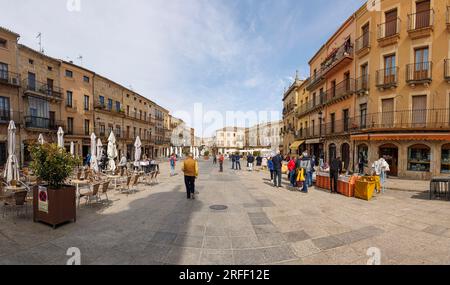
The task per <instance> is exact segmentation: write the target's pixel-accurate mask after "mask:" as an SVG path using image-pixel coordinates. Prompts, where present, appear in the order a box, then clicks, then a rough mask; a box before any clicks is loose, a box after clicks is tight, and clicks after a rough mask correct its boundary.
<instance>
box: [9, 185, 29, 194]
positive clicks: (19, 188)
mask: <svg viewBox="0 0 450 285" xmlns="http://www.w3.org/2000/svg"><path fill="white" fill-rule="evenodd" d="M5 190H6V191H7V192H12V193H15V192H22V191H26V190H27V188H25V187H23V186H6V187H5Z"/></svg>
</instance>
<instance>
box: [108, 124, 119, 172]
mask: <svg viewBox="0 0 450 285" xmlns="http://www.w3.org/2000/svg"><path fill="white" fill-rule="evenodd" d="M107 152H108V159H109V164H108V170H110V171H116V163H115V161H114V159H116V157H117V148H116V137H115V136H114V132H112V131H111V134H110V135H109V138H108V151H107Z"/></svg>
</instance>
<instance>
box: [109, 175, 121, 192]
mask: <svg viewBox="0 0 450 285" xmlns="http://www.w3.org/2000/svg"><path fill="white" fill-rule="evenodd" d="M106 177H108V179H111V180H114V189H116V188H117V179H120V178H121V176H120V175H106Z"/></svg>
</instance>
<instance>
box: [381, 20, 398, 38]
mask: <svg viewBox="0 0 450 285" xmlns="http://www.w3.org/2000/svg"><path fill="white" fill-rule="evenodd" d="M400 25H401V20H400V18H397V19H395V20H392V21H388V22H385V23H382V24H379V25H378V40H383V39H386V38H390V37H393V36H396V35H398V34H400Z"/></svg>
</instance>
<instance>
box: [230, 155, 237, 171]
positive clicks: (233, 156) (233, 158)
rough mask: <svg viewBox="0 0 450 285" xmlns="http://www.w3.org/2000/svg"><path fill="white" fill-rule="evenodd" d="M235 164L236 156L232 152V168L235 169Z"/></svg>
mask: <svg viewBox="0 0 450 285" xmlns="http://www.w3.org/2000/svg"><path fill="white" fill-rule="evenodd" d="M235 164H236V156H235V155H234V154H231V169H232V170H234V169H235Z"/></svg>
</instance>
